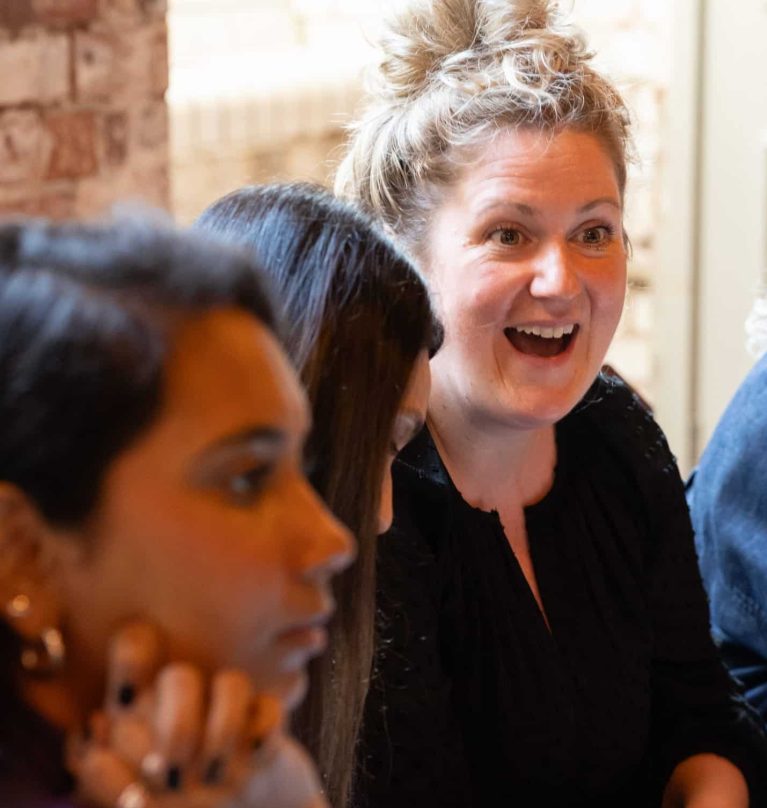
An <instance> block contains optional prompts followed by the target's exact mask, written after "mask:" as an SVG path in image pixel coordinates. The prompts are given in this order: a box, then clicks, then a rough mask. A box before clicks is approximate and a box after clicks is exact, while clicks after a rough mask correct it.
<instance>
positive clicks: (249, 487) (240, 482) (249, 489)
mask: <svg viewBox="0 0 767 808" xmlns="http://www.w3.org/2000/svg"><path fill="white" fill-rule="evenodd" d="M269 472H270V467H269V466H260V467H258V468H253V469H248V470H247V471H244V472H241V473H240V474H235V475H234V476H232V477H230V478H229V479H228V480H227V484H226V491H227V494H228V495H229V496H230V497H231V498H232V500H234V501H235V502H237V503H243V502H249V501H250V500H252V499H253V497H254V496H256V495H257V494H258V493H259V492H260V491H261V489H262V488H263V487H264V485H265V484H266V481H267V478H268V477H269Z"/></svg>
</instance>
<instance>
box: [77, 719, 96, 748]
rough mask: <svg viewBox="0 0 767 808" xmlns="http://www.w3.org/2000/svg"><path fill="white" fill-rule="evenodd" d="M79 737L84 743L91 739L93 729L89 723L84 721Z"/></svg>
mask: <svg viewBox="0 0 767 808" xmlns="http://www.w3.org/2000/svg"><path fill="white" fill-rule="evenodd" d="M80 737H81V738H82V739H83V741H84V742H85V743H88V742H89V741H90V740H91V739H92V738H93V729H92V727H91V722H90V721H86V722H85V723H84V724H83V727H82V730H81V731H80Z"/></svg>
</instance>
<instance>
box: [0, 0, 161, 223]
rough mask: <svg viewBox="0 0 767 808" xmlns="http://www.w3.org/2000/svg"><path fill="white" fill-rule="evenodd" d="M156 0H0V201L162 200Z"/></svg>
mask: <svg viewBox="0 0 767 808" xmlns="http://www.w3.org/2000/svg"><path fill="white" fill-rule="evenodd" d="M165 15H166V5H165V2H164V0H0V212H2V213H8V212H22V213H27V214H36V215H49V216H55V217H65V216H79V215H90V214H93V213H97V212H99V211H101V210H103V208H104V207H106V206H108V205H110V204H111V203H112V202H113V201H114V200H116V199H121V198H124V197H142V198H144V199H146V200H147V201H148V202H150V203H152V204H154V205H158V206H161V207H163V206H167V205H168V203H169V193H168V119H167V108H166V105H165V100H164V96H165V89H166V87H167V83H168V59H167V32H166V20H165Z"/></svg>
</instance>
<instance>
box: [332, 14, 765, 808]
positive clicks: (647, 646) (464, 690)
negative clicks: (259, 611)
mask: <svg viewBox="0 0 767 808" xmlns="http://www.w3.org/2000/svg"><path fill="white" fill-rule="evenodd" d="M380 79H381V82H380V86H379V90H378V94H377V96H376V97H375V98H374V99H373V100H372V102H371V105H370V107H369V110H368V112H367V114H366V115H365V116H364V117H363V119H362V120H361V121H360V122H359V123H358V125H357V128H356V131H355V133H354V135H353V138H352V142H351V146H350V151H349V154H348V156H347V157H346V159H345V161H344V163H343V164H342V166H341V169H340V173H339V177H338V189H339V190H340V191H341V192H343V193H345V194H347V195H349V196H352V197H354V198H356V199H358V200H359V201H360V202H361V203H362V204H363V205H364V206H365V207H366V208H368V209H369V210H372V211H373V212H375V213H376V214H377V215H379V216H380V217H381V218H382V219H383V220H384V221H385V222H386V223H387V225H388V226H389V227H390V228H391V230H392V231H393V232H395V233H396V234H397V236H398V237H399V239H400V241H401V243H402V244H403V245H404V246H405V247H406V248H407V249H408V251H409V252H410V253H411V254H412V255H413V257H414V258H415V259H416V260H417V262H418V263H419V265H420V268H421V270H422V272H423V274H424V276H425V277H426V279H427V280H428V282H429V283H430V285H431V288H432V291H433V293H434V296H435V301H436V306H437V311H438V314H439V315H440V316H441V318H442V320H443V324H444V326H445V341H444V345H443V347H442V349H441V351H440V352H439V354H438V355H437V357H436V358H435V359H434V360H433V361H432V379H433V380H432V395H431V400H430V405H429V415H428V429H427V430H425V431H424V432H423V433H422V434H421V435H420V436H419V438H417V439H416V441H415V442H414V443H413V444H411V446H410V447H408V449H407V450H406V451H405V453H403V455H402V456H401V458H400V460H398V461H397V463H396V464H395V525H394V530H393V532H392V535H391V536H390V537H389V538H387V541H386V542H385V543H382V545H381V553H382V559H381V566H380V567H379V575H380V581H381V590H382V594H381V607H382V609H383V610H384V611H386V612H387V616H388V621H389V625H390V637H389V642H388V644H386V645H385V646H384V647H385V656H384V659H383V662H382V664H381V666H380V670H379V678H378V682H377V684H375V686H374V689H373V691H372V693H371V696H370V697H369V699H368V705H367V711H366V718H365V729H364V747H363V748H364V754H365V758H364V760H365V768H366V779H365V783H366V786H365V789H364V790H365V791H366V792H367V794H366V796H367V802H366V804H367V805H370V806H384V805H395V804H396V805H406V804H410V805H416V804H435V805H436V804H439V805H441V806H447V805H466V804H468V803H469V802H471V801H473V802H474V803H475V804H478V805H490V804H494V805H500V804H508V805H520V806H591V807H593V806H601V805H604V806H608V805H609V806H618V805H620V806H629V805H642V806H644V805H659V804H661V802H662V803H663V805H664V806H703V805H705V806H719V807H721V808H724V807H725V806H727V808H745V806H747V805H748V804H749V799H750V802H751V804H752V805H764V804H766V803H765V802H764V800H766V799H767V793H766V792H765V790H764V783H765V780H764V777H765V766H767V753H766V752H765V741H764V738H763V737H762V735H761V733H760V730H759V728H758V727H757V726H756V724H755V723H754V722H753V720H752V718H751V716H750V714H749V712H748V710H747V709H746V708H744V706H743V704H742V702H741V701H740V700H739V699H738V697H737V696H736V694H735V693H734V691H733V687H732V684H731V682H730V679H729V678H728V676H727V674H726V672H725V671H724V669H723V667H722V665H721V663H720V661H719V659H718V657H717V653H716V650H715V648H714V646H713V645H712V642H711V639H710V636H709V626H708V612H707V607H706V600H705V596H704V593H703V589H702V587H701V582H700V578H699V574H698V572H697V568H696V561H695V552H694V547H693V537H692V531H691V528H690V521H689V517H688V514H687V509H686V506H685V500H684V492H683V487H682V484H681V481H680V478H679V474H678V471H677V468H676V464H675V462H674V459H673V457H672V455H671V452H670V451H669V448H668V446H667V444H666V441H665V439H664V437H663V435H662V433H661V432H660V430H659V428H658V426H657V425H656V424H655V422H654V421H653V419H652V417H651V415H650V413H649V412H647V411H646V409H645V408H644V407H643V405H642V404H641V402H640V401H639V400H638V399H637V398H636V397H635V396H634V395H633V394H632V392H631V390H629V389H628V388H627V387H626V386H625V385H624V384H623V383H622V382H621V381H620V380H618V379H617V378H614V377H610V376H605V375H602V374H600V367H601V365H602V362H603V359H604V356H605V352H606V351H607V348H608V346H609V344H610V341H611V339H612V337H613V334H614V331H615V328H616V326H617V324H618V320H619V318H620V314H621V310H622V306H623V301H624V292H625V286H626V261H627V250H626V237H625V234H624V231H623V204H624V194H625V186H626V173H627V172H626V162H627V156H626V153H627V145H628V141H629V131H628V115H627V112H626V108H625V106H624V104H623V102H622V100H621V98H620V96H619V95H618V93H617V91H616V90H615V89H614V87H613V86H612V85H611V84H610V83H609V82H608V81H607V80H606V79H605V78H604V77H603V76H601V75H600V74H599V73H598V72H596V71H595V70H594V68H593V67H592V65H591V62H590V54H589V53H588V52H587V50H586V49H585V46H584V43H583V40H582V38H581V37H580V35H579V34H578V33H577V32H576V31H575V30H573V29H572V28H571V27H570V26H568V25H566V24H565V23H564V22H563V21H562V19H561V18H560V16H559V14H558V12H557V9H556V8H555V6H554V4H553V3H551V2H546V0H537V1H536V0H526V1H525V2H523V0H517V1H516V2H515V1H514V0H507V1H506V2H504V0H430V1H429V2H423V1H421V0H418V1H416V0H414V2H412V3H411V4H410V6H409V7H408V8H406V9H405V10H404V11H403V12H402V14H401V16H400V17H398V18H397V19H396V20H395V21H394V22H393V24H392V26H391V28H390V33H389V36H388V38H387V39H386V40H385V41H384V57H383V61H382V65H381V71H380ZM424 681H427V682H428V683H429V684H428V687H425V686H424V685H423V682H424ZM446 715H447V716H448V718H445V716H446ZM449 726H453V727H454V728H455V736H456V738H457V740H453V741H450V742H448V741H447V740H446V738H445V737H444V736H443V735H441V736H438V735H437V733H436V731H435V728H437V727H440V728H444V727H449ZM461 747H462V748H463V753H462V754H461V752H460V750H461ZM447 750H451V751H450V752H448V751H447ZM464 760H465V765H464Z"/></svg>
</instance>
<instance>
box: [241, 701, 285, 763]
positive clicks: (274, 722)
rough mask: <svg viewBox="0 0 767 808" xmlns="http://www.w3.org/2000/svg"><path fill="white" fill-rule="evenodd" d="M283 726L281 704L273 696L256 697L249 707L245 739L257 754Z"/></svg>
mask: <svg viewBox="0 0 767 808" xmlns="http://www.w3.org/2000/svg"><path fill="white" fill-rule="evenodd" d="M284 725H285V711H284V709H283V706H282V702H281V701H280V700H279V699H276V698H274V697H273V696H267V695H260V696H257V697H256V698H255V699H254V700H253V703H252V705H251V718H250V722H249V727H248V731H247V738H248V741H249V744H250V747H251V749H252V751H254V752H257V751H258V750H259V749H260V748H261V747H262V746H263V745H264V743H265V742H266V741H267V740H268V739H269V738H270V737H271V736H273V735H274V734H275V733H279V732H281V731H282V729H283V728H284Z"/></svg>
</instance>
